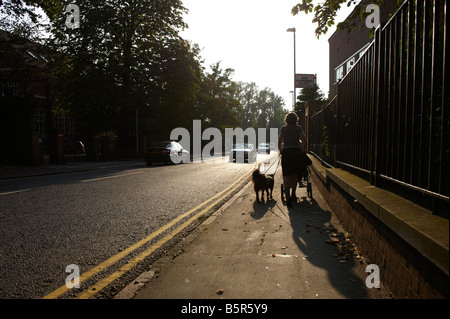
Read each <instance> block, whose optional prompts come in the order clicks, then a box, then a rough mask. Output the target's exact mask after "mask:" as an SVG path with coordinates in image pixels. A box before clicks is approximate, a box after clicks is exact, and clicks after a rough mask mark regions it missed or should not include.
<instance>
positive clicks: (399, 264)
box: [311, 170, 449, 299]
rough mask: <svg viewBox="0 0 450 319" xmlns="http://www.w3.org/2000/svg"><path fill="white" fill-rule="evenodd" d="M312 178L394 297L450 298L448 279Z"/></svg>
mask: <svg viewBox="0 0 450 319" xmlns="http://www.w3.org/2000/svg"><path fill="white" fill-rule="evenodd" d="M311 171H312V174H311V176H312V179H313V182H314V184H315V186H317V188H318V189H319V191H320V192H321V193H322V195H323V196H324V198H325V199H326V201H327V202H328V204H329V205H330V208H331V209H332V211H333V212H334V213H335V214H336V216H337V217H338V218H339V220H340V221H341V223H342V225H343V227H344V228H345V230H346V231H348V232H349V233H350V234H351V236H352V239H353V240H354V241H355V242H356V243H357V245H358V247H359V248H360V249H361V250H362V251H363V255H364V256H365V258H366V260H367V262H368V263H369V264H376V265H378V266H379V268H380V279H381V282H382V284H384V285H385V286H387V287H388V289H389V290H390V291H391V292H392V294H393V295H394V297H395V298H420V299H422V298H448V296H449V293H448V292H449V287H448V276H447V275H446V274H445V273H444V272H443V271H442V270H440V269H439V268H438V267H437V266H435V265H434V264H433V263H431V262H430V261H429V260H428V259H427V258H425V257H424V256H422V255H421V254H420V253H419V252H418V251H417V250H415V249H414V248H413V247H412V246H411V245H409V244H408V243H407V242H405V241H404V240H403V239H402V238H400V237H399V236H398V235H397V234H395V233H394V232H393V231H392V230H391V229H389V228H388V227H387V226H385V225H384V224H383V223H382V222H381V221H379V220H378V219H377V218H376V217H375V216H374V215H372V214H371V213H370V212H369V211H367V210H366V209H365V208H364V207H363V206H362V205H361V204H359V203H358V202H357V201H355V200H354V199H353V198H352V197H351V196H350V195H348V194H347V193H345V192H344V191H343V190H342V189H341V188H340V187H339V186H338V185H337V184H335V183H334V182H333V181H331V180H327V182H326V183H324V182H323V180H322V179H321V178H320V177H319V176H318V175H317V174H316V172H315V171H314V170H311Z"/></svg>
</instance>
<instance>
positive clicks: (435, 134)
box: [309, 0, 450, 203]
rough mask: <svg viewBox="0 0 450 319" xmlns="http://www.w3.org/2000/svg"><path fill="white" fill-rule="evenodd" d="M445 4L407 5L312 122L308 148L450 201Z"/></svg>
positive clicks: (420, 1) (374, 178) (422, 1)
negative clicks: (335, 95)
mask: <svg viewBox="0 0 450 319" xmlns="http://www.w3.org/2000/svg"><path fill="white" fill-rule="evenodd" d="M447 10H448V1H447V0H445V1H431V0H416V1H405V2H404V3H403V4H402V5H401V6H400V8H399V9H398V11H397V12H396V13H395V14H394V15H393V16H392V18H391V19H390V20H389V22H388V23H386V24H385V25H384V26H381V27H379V28H378V29H377V30H376V31H375V36H374V40H373V41H372V43H371V44H370V46H369V47H368V49H367V51H366V52H365V53H364V55H363V56H361V57H360V59H359V60H358V61H357V63H356V64H355V66H354V67H353V68H352V69H351V70H350V72H349V73H348V74H347V75H346V76H345V77H344V78H343V79H342V80H341V82H340V83H339V84H338V85H337V97H336V98H335V99H334V100H333V101H331V102H330V103H329V104H328V105H327V106H325V107H324V108H323V109H322V110H321V111H319V112H317V113H316V114H314V115H312V116H311V117H310V122H309V150H310V152H311V153H313V154H315V155H316V156H317V157H319V158H320V159H321V160H322V161H324V162H325V163H327V164H328V165H330V166H333V167H345V168H350V169H353V170H357V171H358V172H360V173H361V174H362V175H363V176H366V177H367V179H368V180H370V182H371V183H372V184H373V185H378V184H379V183H380V182H381V181H389V182H393V183H395V184H396V185H401V186H402V187H404V188H407V189H413V190H415V191H419V192H420V193H422V194H426V195H429V196H430V197H431V198H438V199H440V200H443V201H445V202H447V203H448V199H449V169H448V168H449V139H448V136H449V114H448V107H449V104H450V101H449V92H448V90H449V89H448V87H449V72H448V68H449V65H448V61H447V57H448V49H447V45H448V29H447V18H448V16H447Z"/></svg>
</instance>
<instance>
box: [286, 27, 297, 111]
mask: <svg viewBox="0 0 450 319" xmlns="http://www.w3.org/2000/svg"><path fill="white" fill-rule="evenodd" d="M295 31H296V30H295V28H289V29H287V32H293V33H294V99H293V100H294V104H293V105H292V111H294V109H295V98H296V92H295V74H296V72H297V70H296V69H297V68H296V61H295V56H296V53H295Z"/></svg>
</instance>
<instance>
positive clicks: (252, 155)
mask: <svg viewBox="0 0 450 319" xmlns="http://www.w3.org/2000/svg"><path fill="white" fill-rule="evenodd" d="M257 155H258V154H257V151H256V148H255V146H254V145H253V144H246V143H239V144H236V145H234V147H233V149H232V150H231V151H230V162H239V163H245V162H255V161H256V157H257Z"/></svg>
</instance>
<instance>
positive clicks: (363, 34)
mask: <svg viewBox="0 0 450 319" xmlns="http://www.w3.org/2000/svg"><path fill="white" fill-rule="evenodd" d="M364 2H365V3H366V4H364ZM369 3H371V1H362V4H361V5H362V6H365V5H367V4H369ZM396 7H397V1H396V0H385V4H384V5H383V6H381V7H380V22H381V23H382V24H383V23H386V22H387V21H389V18H390V16H391V15H392V14H393V13H394V12H395V11H396ZM370 35H371V30H370V29H368V28H367V27H366V25H365V21H361V20H359V19H358V21H357V27H355V28H353V30H352V31H351V32H350V33H348V31H347V30H339V31H336V32H335V33H334V34H333V35H332V36H331V37H330V38H329V39H328V43H329V50H330V51H329V52H330V55H329V59H330V60H329V68H330V69H329V98H330V99H331V98H333V97H334V96H335V95H336V90H335V85H334V84H335V83H336V76H335V70H336V68H338V67H339V66H340V65H342V64H344V67H343V75H345V74H346V73H347V71H348V70H347V68H346V65H345V62H346V61H348V60H349V59H351V58H352V57H353V56H354V55H355V54H357V53H358V52H359V53H361V52H360V51H361V49H363V48H364V46H366V45H368V44H369V43H370V42H372V38H371V36H370ZM357 58H358V56H357V57H356V59H355V60H357Z"/></svg>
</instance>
